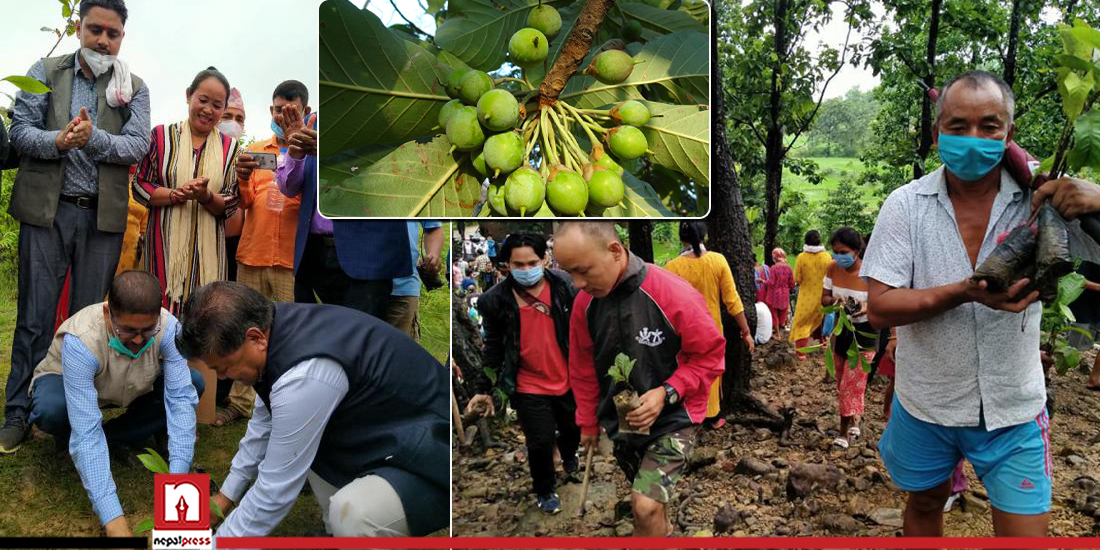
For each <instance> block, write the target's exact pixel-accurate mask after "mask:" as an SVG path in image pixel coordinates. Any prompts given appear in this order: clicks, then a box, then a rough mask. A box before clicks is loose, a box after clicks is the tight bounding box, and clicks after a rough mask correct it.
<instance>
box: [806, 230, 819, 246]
mask: <svg viewBox="0 0 1100 550" xmlns="http://www.w3.org/2000/svg"><path fill="white" fill-rule="evenodd" d="M806 244H807V245H808V246H821V233H818V232H817V230H816V229H811V230H809V231H807V232H806Z"/></svg>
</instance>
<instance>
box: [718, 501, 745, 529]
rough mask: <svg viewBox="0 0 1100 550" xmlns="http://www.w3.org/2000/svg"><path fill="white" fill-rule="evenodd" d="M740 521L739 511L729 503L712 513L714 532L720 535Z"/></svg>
mask: <svg viewBox="0 0 1100 550" xmlns="http://www.w3.org/2000/svg"><path fill="white" fill-rule="evenodd" d="M739 523H741V513H740V512H738V511H737V508H734V507H733V506H732V505H731V504H728V503H727V504H726V505H725V506H722V507H721V508H719V509H718V512H717V513H715V514H714V532H715V534H718V535H721V534H723V533H726V532H728V531H729V530H730V529H733V528H734V527H736V526H737V525H738V524H739Z"/></svg>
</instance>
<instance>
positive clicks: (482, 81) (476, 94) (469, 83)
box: [458, 71, 493, 105]
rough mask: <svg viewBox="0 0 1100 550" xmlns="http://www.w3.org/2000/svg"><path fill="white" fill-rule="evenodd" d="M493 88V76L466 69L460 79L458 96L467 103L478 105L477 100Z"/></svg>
mask: <svg viewBox="0 0 1100 550" xmlns="http://www.w3.org/2000/svg"><path fill="white" fill-rule="evenodd" d="M492 89H493V77H491V76H489V75H488V74H486V73H483V72H481V71H466V74H464V75H462V78H461V79H459V81H458V98H459V99H461V100H462V102H463V103H465V104H467V105H477V100H479V99H481V96H483V95H485V92H488V91H489V90H492Z"/></svg>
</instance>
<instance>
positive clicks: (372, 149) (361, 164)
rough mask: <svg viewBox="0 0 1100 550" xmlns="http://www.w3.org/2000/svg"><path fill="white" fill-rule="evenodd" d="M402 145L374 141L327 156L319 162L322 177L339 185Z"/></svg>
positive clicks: (331, 183)
mask: <svg viewBox="0 0 1100 550" xmlns="http://www.w3.org/2000/svg"><path fill="white" fill-rule="evenodd" d="M401 145H403V144H402V143H372V144H370V145H364V146H362V147H356V148H355V149H350V150H348V151H344V152H342V153H337V154H335V155H332V156H329V157H325V158H323V159H321V162H319V163H318V165H319V166H320V178H321V179H323V180H326V181H327V182H328V183H329V185H337V184H339V183H340V182H343V181H344V180H346V179H348V178H353V177H355V176H358V175H360V174H363V173H365V172H366V171H367V169H368V168H370V167H371V166H374V163H376V162H378V161H379V160H382V159H383V158H385V157H386V155H389V154H390V153H393V152H394V150H396V149H397V148H398V147H400V146H401Z"/></svg>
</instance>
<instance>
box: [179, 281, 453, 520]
mask: <svg viewBox="0 0 1100 550" xmlns="http://www.w3.org/2000/svg"><path fill="white" fill-rule="evenodd" d="M180 321H181V322H182V323H183V329H182V330H181V331H180V333H179V336H177V338H176V346H177V348H178V349H179V350H180V353H182V354H183V355H184V357H188V358H192V359H199V360H201V361H203V362H205V363H206V364H207V365H208V366H209V367H210V368H212V369H214V370H215V371H216V372H217V373H218V377H219V378H231V379H233V380H236V381H238V382H242V383H245V384H249V385H252V386H253V387H254V388H255V389H256V395H257V396H258V399H256V404H255V408H254V409H253V412H252V419H251V420H250V421H249V423H248V430H247V432H246V433H245V436H244V439H242V440H241V443H240V448H239V449H238V451H237V455H236V456H234V457H233V464H232V466H231V467H230V470H229V475H228V476H227V477H226V479H225V482H224V483H223V484H222V486H221V492H219V493H218V494H216V495H215V496H214V501H215V502H217V503H218V505H219V506H220V507H221V508H222V509H223V510H228V509H229V508H230V507H231V506H233V505H234V504H236V506H237V507H236V509H235V510H233V511H232V513H230V514H229V515H228V516H227V517H226V520H225V523H223V524H222V525H221V527H220V528H219V529H218V532H217V535H218V536H238V537H241V536H265V535H267V534H268V533H270V532H271V531H272V530H273V529H274V528H275V527H276V526H277V525H278V524H279V522H280V521H282V519H283V517H284V516H286V514H287V512H289V511H290V508H291V507H292V506H293V505H294V500H295V498H296V497H297V496H298V492H299V491H300V490H301V488H302V484H303V483H304V482H305V480H306V479H307V478H308V479H309V482H310V486H311V487H312V488H313V493H314V495H315V496H316V497H317V500H318V503H319V504H320V505H321V510H322V517H323V518H324V520H325V526H326V529H327V530H328V531H329V532H331V533H332V534H334V535H336V536H345V537H346V536H356V537H362V536H389V537H399V536H410V535H411V536H420V535H425V534H428V533H431V532H433V531H436V530H438V529H441V528H444V527H446V526H447V525H448V524H449V522H450V497H449V495H450V488H449V484H450V468H451V464H450V437H449V428H448V420H449V412H450V409H449V404H448V402H447V390H448V388H447V384H448V383H449V379H450V377H449V373H448V372H447V370H446V369H445V368H444V367H443V366H442V365H441V364H440V363H439V362H438V361H436V360H435V359H434V358H433V357H432V356H431V355H429V354H428V352H426V351H424V348H422V347H420V346H419V345H418V344H417V343H416V342H414V341H413V340H412V339H411V338H409V337H408V336H406V335H405V334H404V333H402V332H401V331H399V330H397V329H395V328H393V327H391V326H389V325H387V324H386V323H385V322H383V321H381V320H379V319H376V318H374V317H371V316H369V315H366V314H364V313H362V312H359V311H355V310H353V309H349V308H345V307H340V306H332V305H320V304H297V303H272V302H271V301H270V300H269V299H268V298H266V297H264V296H263V295H262V294H260V293H259V292H256V291H255V290H252V289H250V288H248V287H246V286H244V285H242V284H239V283H227V282H218V283H212V284H210V285H207V286H205V287H202V288H200V289H199V290H198V291H197V292H195V293H194V294H192V295H191V297H190V298H189V299H188V301H187V303H186V304H185V305H184V307H183V310H182V311H181V315H180ZM253 482H254V483H253ZM249 485H251V488H249Z"/></svg>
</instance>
